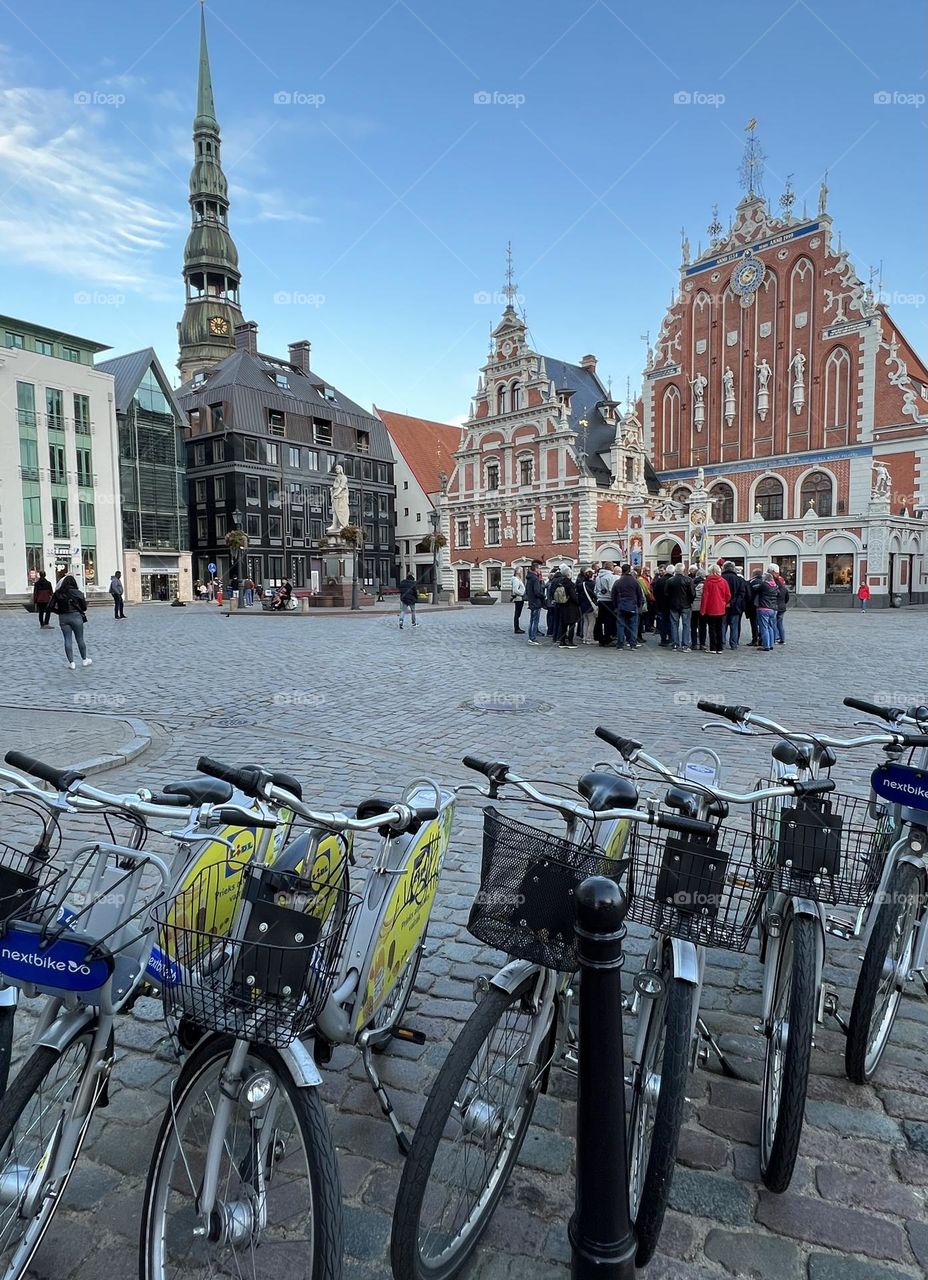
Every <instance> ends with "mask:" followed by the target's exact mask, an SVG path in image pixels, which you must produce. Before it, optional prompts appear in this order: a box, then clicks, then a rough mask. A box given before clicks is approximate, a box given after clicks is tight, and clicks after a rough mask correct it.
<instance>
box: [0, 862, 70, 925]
mask: <svg viewBox="0 0 928 1280" xmlns="http://www.w3.org/2000/svg"><path fill="white" fill-rule="evenodd" d="M64 874H65V868H64V867H63V866H61V865H60V864H58V863H54V862H46V861H43V860H42V859H41V858H38V857H36V856H35V855H34V854H33V853H23V851H22V850H21V849H14V848H13V847H12V846H11V845H8V844H0V930H2V929H3V928H4V926H5V925H6V924H7V923H8V922H9V921H10V920H12V919H14V918H15V919H17V920H27V921H36V920H39V919H44V917H45V916H46V915H47V914H48V911H49V909H50V907H51V905H52V904H53V903H54V902H55V893H54V890H55V888H56V886H57V885H58V883H59V881H60V880H61V878H62V876H63V875H64Z"/></svg>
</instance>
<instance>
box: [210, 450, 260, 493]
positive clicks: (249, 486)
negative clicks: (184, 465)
mask: <svg viewBox="0 0 928 1280" xmlns="http://www.w3.org/2000/svg"><path fill="white" fill-rule="evenodd" d="M246 443H247V442H246ZM198 483H199V482H198ZM245 501H246V502H256V503H260V501H261V481H260V479H259V478H258V476H246V477H245Z"/></svg>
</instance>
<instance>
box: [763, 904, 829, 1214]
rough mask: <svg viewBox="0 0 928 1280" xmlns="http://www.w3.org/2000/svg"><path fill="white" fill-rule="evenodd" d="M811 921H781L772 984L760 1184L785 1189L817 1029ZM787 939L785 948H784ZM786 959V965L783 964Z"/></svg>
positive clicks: (794, 1153)
mask: <svg viewBox="0 0 928 1280" xmlns="http://www.w3.org/2000/svg"><path fill="white" fill-rule="evenodd" d="M816 927H817V926H816V923H815V921H813V920H811V919H809V917H808V916H797V915H795V914H794V913H793V912H792V911H789V912H788V914H787V916H786V918H785V920H784V922H783V933H782V937H781V941H780V950H779V953H778V956H777V972H776V977H775V980H774V988H773V1003H772V1011H773V1026H772V1027H771V1031H770V1035H769V1036H768V1039H767V1054H766V1058H765V1061H764V1082H763V1103H762V1109H761V1135H760V1173H761V1178H762V1180H763V1183H764V1186H766V1187H768V1188H769V1189H770V1190H771V1191H785V1190H786V1188H787V1187H788V1186H789V1184H790V1181H791V1179H792V1176H793V1169H794V1167H795V1164H796V1157H797V1155H798V1154H799V1143H800V1140H801V1138H802V1124H803V1120H804V1118H805V1107H806V1091H807V1089H808V1085H809V1066H810V1063H811V1059H812V1038H813V1034H814V1031H815V997H816V991H815V930H816ZM787 942H788V943H789V947H787V945H786V944H787ZM787 957H788V963H787ZM787 992H788V995H787V1000H788V1003H787V1004H786V1007H785V1009H784V1010H783V1016H782V1017H781V1018H780V1021H781V1022H785V1024H786V1026H787V1028H788V1032H787V1038H786V1043H785V1045H783V1046H782V1063H781V1064H780V1067H779V1077H780V1086H779V1090H778V1094H777V1096H776V1098H774V1097H773V1093H772V1091H773V1088H774V1086H775V1084H776V1079H775V1068H776V1065H777V1064H776V1060H775V1058H774V1054H775V1052H776V1049H777V1045H776V1043H775V1042H776V1041H777V1038H778V1025H777V1024H778V1018H777V1014H778V1010H779V1009H780V1006H781V1000H782V998H783V996H784V994H787Z"/></svg>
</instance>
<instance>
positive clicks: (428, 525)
mask: <svg viewBox="0 0 928 1280" xmlns="http://www.w3.org/2000/svg"><path fill="white" fill-rule="evenodd" d="M374 413H375V414H377V416H378V417H379V418H380V420H381V422H382V423H383V424H384V426H385V427H386V428H387V434H388V435H389V437H390V444H391V446H392V449H393V456H394V458H395V460H396V471H395V481H396V548H397V549H396V557H397V563H398V566H399V576H400V579H403V578H405V577H406V575H407V574H409V573H411V574H412V576H413V577H414V578H415V579H416V581H417V582H418V583H419V585H420V586H421V587H423V588H429V589H431V586H432V568H433V564H434V560H433V552H432V547H431V544H430V542H429V541H428V540H429V538H430V536H431V534H432V529H433V524H432V513H433V512H434V511H435V510H436V509H437V507H438V505H439V499H440V496H441V494H442V493H443V492H444V489H445V487H446V486H447V483H448V477H449V476H450V475H451V473H452V471H453V470H454V451H455V449H457V448H458V445H459V444H460V440H461V431H460V428H459V427H451V426H448V425H447V424H446V423H444V422H432V421H430V420H429V419H428V418H411V417H409V416H408V415H407V414H405V413H390V412H389V411H388V410H386V409H378V408H377V406H376V405H374ZM444 554H445V555H446V554H447V552H445V553H444ZM442 556H443V553H442V551H439V553H438V560H439V582H440V581H441V559H442Z"/></svg>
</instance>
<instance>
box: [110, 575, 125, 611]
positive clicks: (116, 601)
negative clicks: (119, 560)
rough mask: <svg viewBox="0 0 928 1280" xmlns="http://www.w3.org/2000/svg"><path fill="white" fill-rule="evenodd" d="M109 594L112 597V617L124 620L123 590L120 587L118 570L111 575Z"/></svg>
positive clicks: (120, 577)
mask: <svg viewBox="0 0 928 1280" xmlns="http://www.w3.org/2000/svg"><path fill="white" fill-rule="evenodd" d="M109 592H110V595H111V596H112V597H113V617H114V618H117V619H118V618H124V617H125V616H126V609H125V603H124V594H125V588H124V587H123V585H122V574H121V573H120V572H119V570H118V569H117V570H116V572H115V573H114V574H113V576H112V578H110V585H109Z"/></svg>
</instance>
